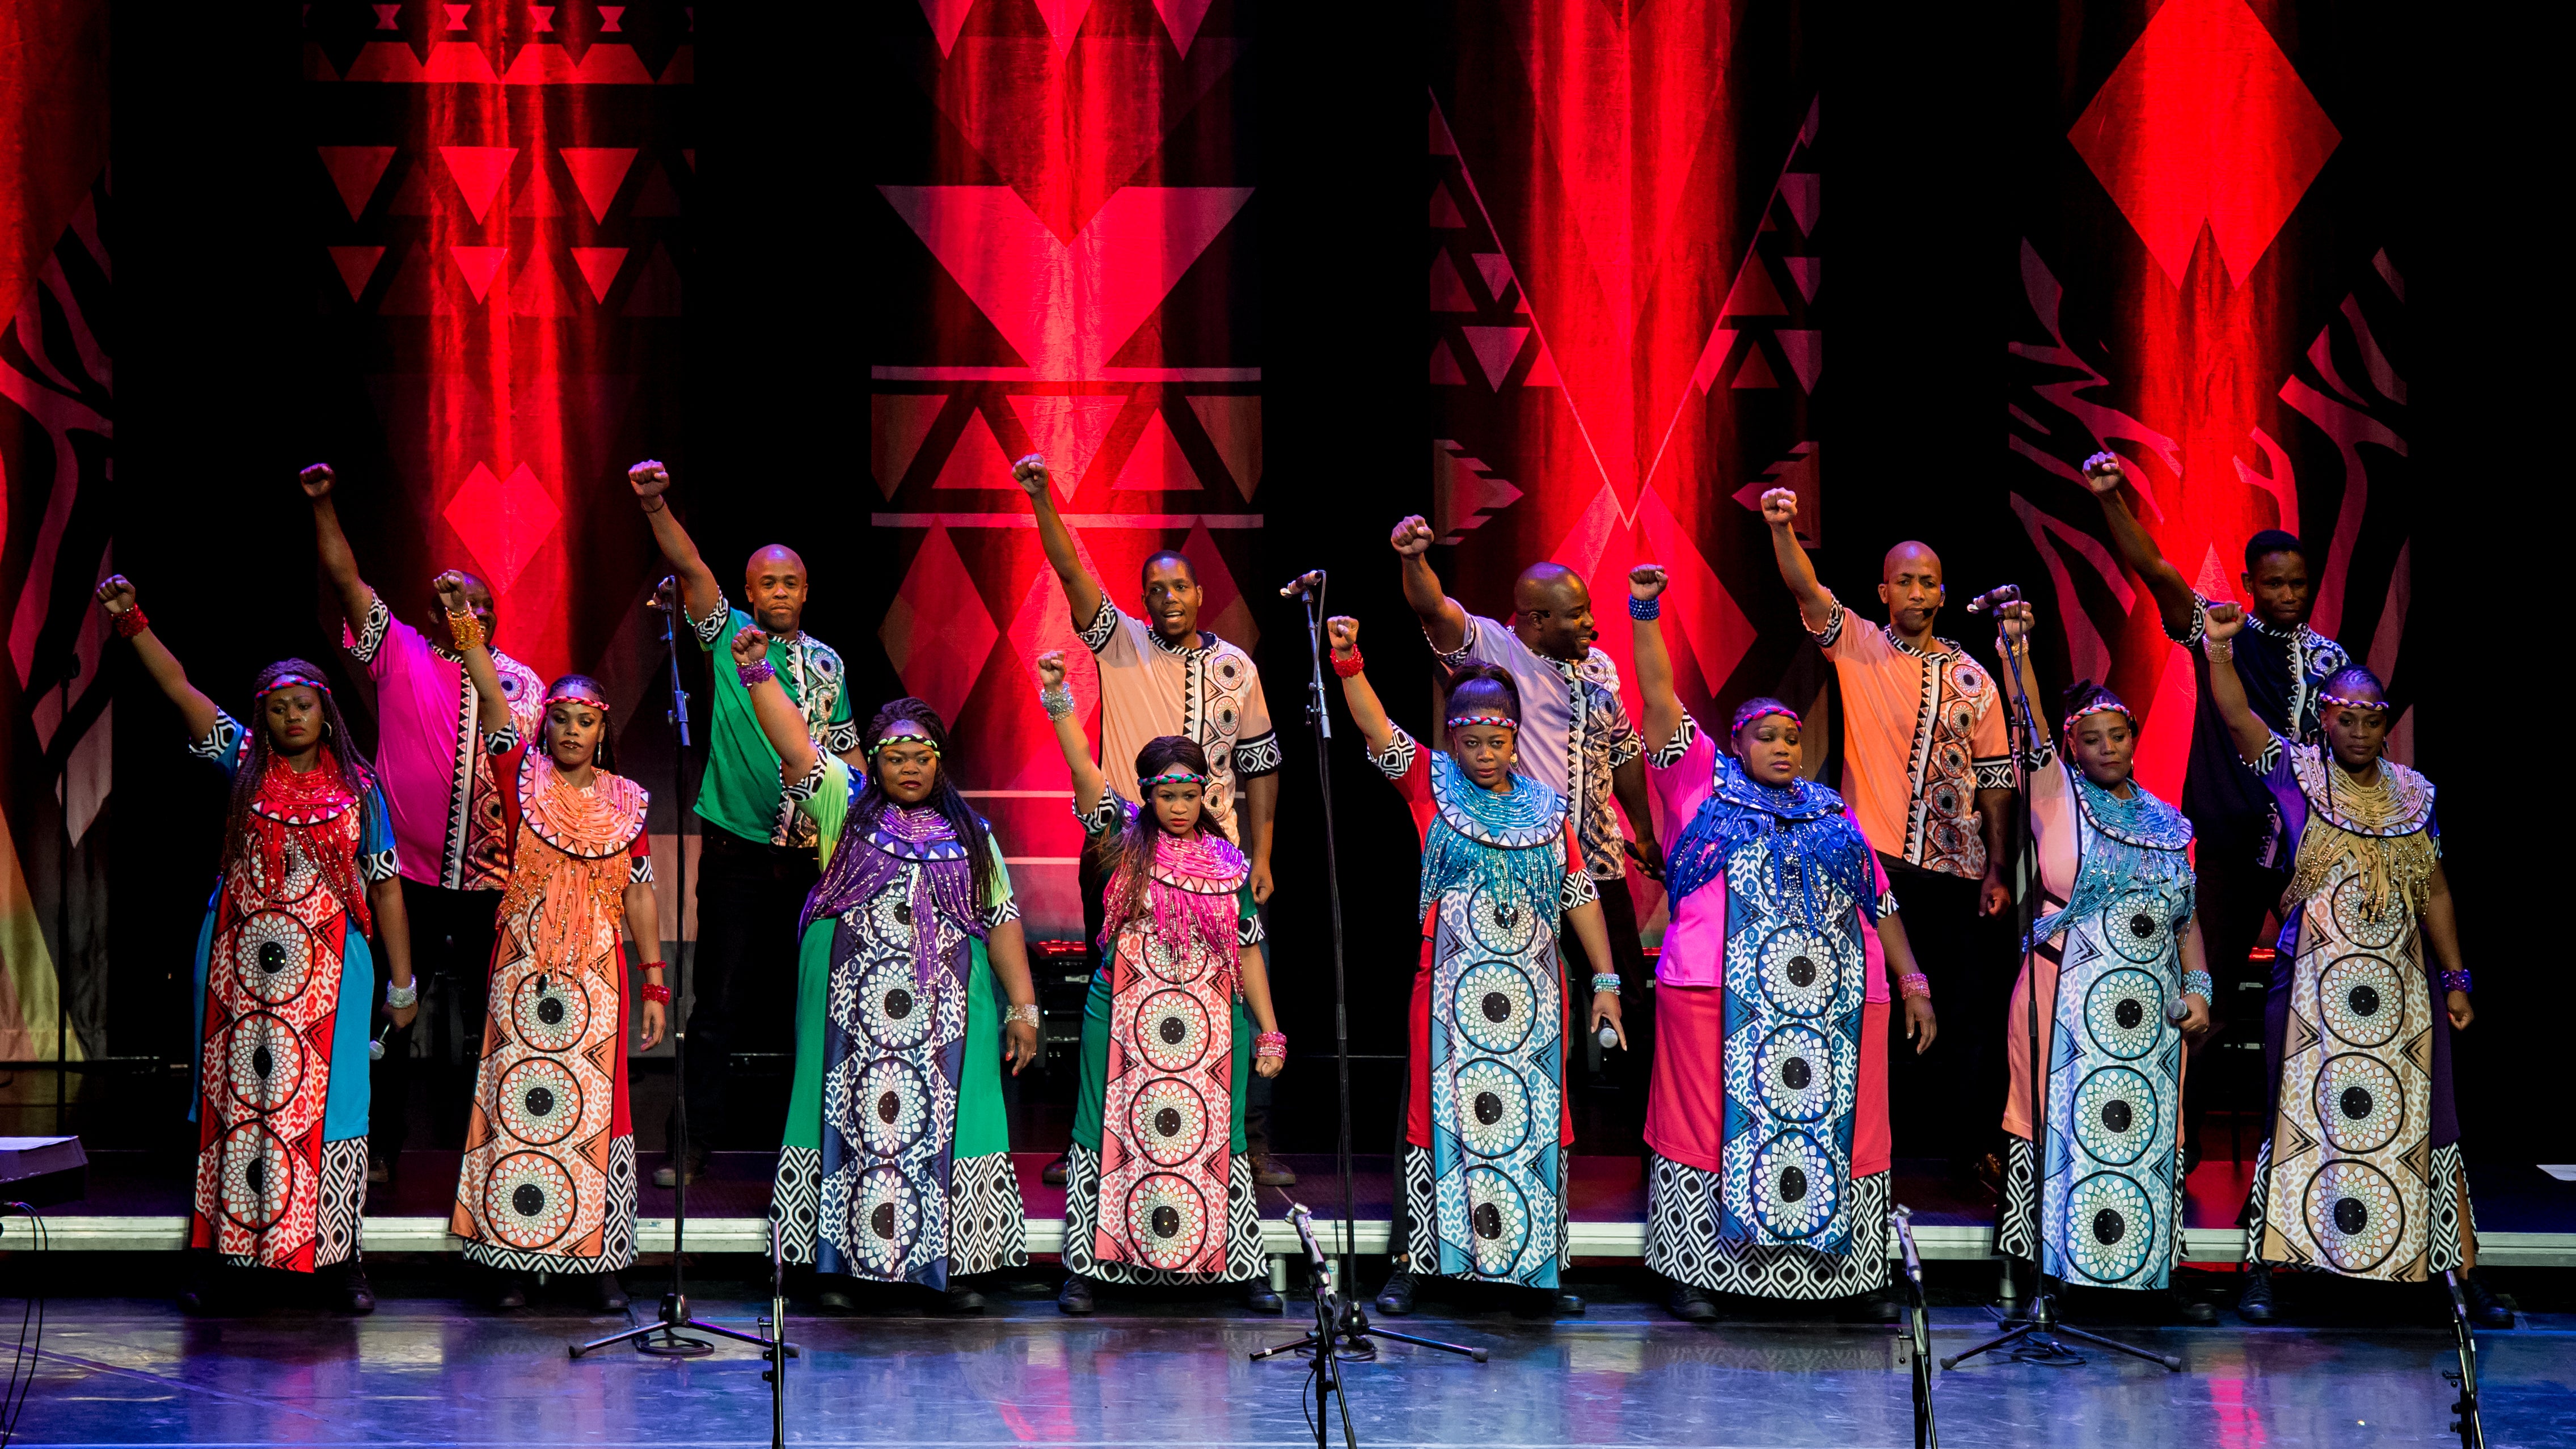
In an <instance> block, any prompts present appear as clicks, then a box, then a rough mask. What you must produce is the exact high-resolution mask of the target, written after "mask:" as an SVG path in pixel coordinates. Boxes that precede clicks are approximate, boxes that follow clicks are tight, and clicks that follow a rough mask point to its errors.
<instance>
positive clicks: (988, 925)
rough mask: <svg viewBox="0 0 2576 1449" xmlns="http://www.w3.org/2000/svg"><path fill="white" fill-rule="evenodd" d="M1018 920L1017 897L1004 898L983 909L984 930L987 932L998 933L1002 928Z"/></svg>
mask: <svg viewBox="0 0 2576 1449" xmlns="http://www.w3.org/2000/svg"><path fill="white" fill-rule="evenodd" d="M1019 918H1020V898H1019V897H1017V896H1004V897H1002V898H1001V900H999V901H997V902H995V903H994V904H992V905H990V906H987V907H985V908H984V929H985V930H987V931H998V930H1000V929H1001V928H1002V927H1003V926H1005V925H1007V924H1009V923H1010V922H1012V921H1016V920H1018V919H1019Z"/></svg>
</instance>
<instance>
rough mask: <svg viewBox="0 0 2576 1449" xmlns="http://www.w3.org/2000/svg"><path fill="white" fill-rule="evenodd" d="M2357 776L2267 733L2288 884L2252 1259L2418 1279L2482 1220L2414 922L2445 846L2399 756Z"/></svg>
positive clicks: (2267, 1038)
mask: <svg viewBox="0 0 2576 1449" xmlns="http://www.w3.org/2000/svg"><path fill="white" fill-rule="evenodd" d="M2379 772H2380V778H2379V783H2378V784H2376V785H2374V786H2371V787H2370V788H2367V789H2364V788H2363V787H2362V786H2360V785H2359V784H2357V783H2355V781H2354V780H2353V778H2352V775H2351V773H2350V772H2349V771H2347V770H2345V769H2344V768H2343V767H2342V766H2341V765H2339V764H2337V763H2335V761H2334V759H2333V757H2332V756H2330V755H2329V754H2328V753H2327V752H2326V750H2325V747H2323V746H2321V745H2294V744H2291V743H2290V742H2289V741H2288V740H2285V739H2282V738H2280V737H2279V736H2277V735H2276V736H2274V738H2273V741H2272V745H2271V748H2270V749H2269V750H2267V751H2266V752H2265V758H2264V761H2263V776H2264V783H2265V784H2266V785H2268V786H2269V787H2270V789H2271V791H2272V798H2273V800H2274V802H2275V803H2276V805H2277V806H2278V807H2279V809H2280V812H2281V821H2282V826H2283V837H2282V839H2283V843H2284V844H2285V845H2286V846H2288V847H2289V850H2290V856H2291V861H2292V865H2291V872H2290V885H2289V888H2288V889H2287V890H2286V891H2284V892H2282V895H2281V942H2280V949H2279V951H2278V953H2277V954H2276V955H2275V957H2274V958H2273V966H2272V989H2271V993H2270V996H2269V999H2268V1000H2267V1002H2266V1004H2265V1010H2264V1023H2263V1055H2264V1063H2265V1065H2266V1066H2267V1067H2268V1068H2269V1069H2270V1072H2271V1079H2272V1083H2273V1093H2274V1096H2273V1100H2274V1103H2275V1109H2274V1117H2273V1123H2272V1135H2271V1137H2270V1138H2269V1139H2268V1140H2266V1141H2265V1143H2264V1144H2263V1149H2262V1151H2261V1152H2260V1153H2258V1154H2257V1156H2256V1159H2255V1164H2254V1186H2253V1191H2252V1193H2251V1194H2250V1200H2249V1201H2248V1203H2247V1205H2246V1237H2245V1253H2246V1258H2247V1260H2248V1261H2250V1262H2263V1263H2275V1264H2287V1265H2290V1266H2294V1267H2300V1268H2315V1269H2321V1270H2324V1271H2327V1272H2333V1273H2340V1274H2344V1275H2346V1276H2348V1277H2355V1278H2378V1279H2386V1280H2390V1281H2396V1282H2408V1283H2420V1282H2422V1281H2424V1280H2425V1279H2426V1278H2427V1277H2428V1276H2430V1275H2432V1274H2435V1273H2440V1272H2442V1271H2444V1270H2445V1269H2449V1268H2456V1267H2459V1266H2460V1265H2461V1263H2462V1261H2463V1260H2464V1256H2465V1255H2464V1253H2463V1234H2464V1233H2468V1234H2473V1233H2474V1232H2475V1231H2476V1221H2475V1219H2474V1217H2473V1216H2472V1214H2471V1211H2470V1207H2469V1187H2468V1179H2467V1178H2466V1177H2465V1176H2464V1175H2463V1174H2462V1173H2461V1171H2460V1148H2459V1141H2460V1124H2459V1115H2458V1111H2457V1107H2456V1105H2455V1104H2454V1102H2453V1100H2452V1096H2451V1024H2450V1022H2449V1021H2448V1020H2447V1019H2446V1018H2445V1017H2444V1015H2443V1011H2442V997H2443V992H2442V989H2441V984H2440V980H2439V978H2438V975H2437V973H2436V971H2435V969H2434V967H2433V965H2432V964H2431V963H2430V962H2429V961H2428V960H2427V959H2426V952H2425V950H2424V943H2423V938H2422V936H2421V934H2420V932H2419V927H2420V924H2421V921H2422V917H2423V912H2424V905H2425V902H2426V901H2427V900H2428V899H2429V898H2430V895H2431V892H2432V883H2433V868H2434V865H2435V863H2436V862H2437V861H2438V860H2439V859H2440V856H2441V829H2440V827H2439V826H2438V825H2437V824H2436V823H2435V821H2434V818H2433V785H2432V782H2430V781H2428V780H2426V779H2425V778H2424V777H2423V776H2422V775H2419V774H2417V773H2415V772H2414V771H2413V770H2410V769H2408V768H2407V767H2405V766H2404V765H2400V764H2398V763H2396V762H2395V761H2393V760H2381V761H2380V762H2379Z"/></svg>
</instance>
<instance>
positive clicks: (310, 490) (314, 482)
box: [295, 463, 335, 502]
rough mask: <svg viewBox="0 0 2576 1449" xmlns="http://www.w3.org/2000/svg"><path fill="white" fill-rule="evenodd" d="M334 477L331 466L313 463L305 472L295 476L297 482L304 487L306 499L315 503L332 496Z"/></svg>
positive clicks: (306, 467)
mask: <svg viewBox="0 0 2576 1449" xmlns="http://www.w3.org/2000/svg"><path fill="white" fill-rule="evenodd" d="M334 476H335V475H334V474H333V473H332V472H331V465H330V464H328V463H311V464H307V465H306V466H305V469H304V471H303V472H301V473H298V474H296V475H295V481H296V482H297V483H299V484H301V485H303V488H304V496H305V497H307V498H310V499H313V500H314V501H315V502H320V501H321V500H322V499H325V498H328V497H330V496H331V484H332V482H333V481H334Z"/></svg>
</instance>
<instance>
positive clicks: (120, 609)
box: [98, 574, 134, 619]
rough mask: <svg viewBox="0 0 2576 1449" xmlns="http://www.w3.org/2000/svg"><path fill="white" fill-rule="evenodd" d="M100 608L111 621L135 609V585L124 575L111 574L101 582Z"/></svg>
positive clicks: (99, 592)
mask: <svg viewBox="0 0 2576 1449" xmlns="http://www.w3.org/2000/svg"><path fill="white" fill-rule="evenodd" d="M98 606H99V607H100V608H102V609H105V610H106V611H107V616H108V617H109V618H111V619H113V618H115V617H116V616H117V615H119V614H122V613H124V612H125V611H126V610H128V609H131V608H133V607H134V584H133V582H132V581H131V580H129V579H127V578H126V577H125V575H123V574H109V575H108V576H107V577H106V578H104V579H101V580H99V585H98Z"/></svg>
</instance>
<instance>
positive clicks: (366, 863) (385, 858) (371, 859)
mask: <svg viewBox="0 0 2576 1449" xmlns="http://www.w3.org/2000/svg"><path fill="white" fill-rule="evenodd" d="M358 873H359V874H360V875H363V876H365V877H366V878H367V884H369V885H374V884H375V883H376V882H378V881H384V880H392V879H393V878H395V877H396V876H398V875H400V874H401V873H402V871H401V868H400V867H399V866H397V865H396V864H395V862H394V849H393V847H392V846H390V845H388V846H386V847H385V848H384V849H382V850H373V851H369V852H367V853H366V854H365V855H362V856H360V857H358Z"/></svg>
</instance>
